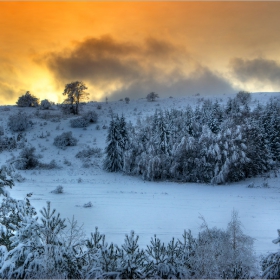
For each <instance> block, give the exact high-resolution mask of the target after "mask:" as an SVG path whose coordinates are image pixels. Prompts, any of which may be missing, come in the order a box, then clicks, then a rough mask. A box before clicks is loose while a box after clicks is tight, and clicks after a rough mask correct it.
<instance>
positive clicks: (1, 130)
mask: <svg viewBox="0 0 280 280" xmlns="http://www.w3.org/2000/svg"><path fill="white" fill-rule="evenodd" d="M3 135H4V128H3V126H0V136H3Z"/></svg>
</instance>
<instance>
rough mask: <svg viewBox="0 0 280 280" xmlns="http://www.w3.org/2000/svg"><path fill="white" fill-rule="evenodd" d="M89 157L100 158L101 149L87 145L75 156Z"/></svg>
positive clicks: (80, 157)
mask: <svg viewBox="0 0 280 280" xmlns="http://www.w3.org/2000/svg"><path fill="white" fill-rule="evenodd" d="M91 157H96V158H101V157H102V150H101V149H100V148H90V147H87V148H86V149H83V150H82V151H80V152H78V153H77V154H76V158H79V159H87V158H91Z"/></svg>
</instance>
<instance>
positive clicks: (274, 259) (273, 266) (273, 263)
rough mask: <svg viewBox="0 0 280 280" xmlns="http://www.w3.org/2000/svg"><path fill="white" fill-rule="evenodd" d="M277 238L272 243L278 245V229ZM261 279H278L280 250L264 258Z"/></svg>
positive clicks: (279, 274) (279, 277)
mask: <svg viewBox="0 0 280 280" xmlns="http://www.w3.org/2000/svg"><path fill="white" fill-rule="evenodd" d="M277 232H278V237H277V238H276V239H274V240H273V241H272V242H273V243H274V244H280V229H278V230H277ZM261 265H262V271H263V272H262V278H264V279H280V250H278V252H276V253H271V254H269V255H267V256H266V257H264V258H263V259H262V262H261Z"/></svg>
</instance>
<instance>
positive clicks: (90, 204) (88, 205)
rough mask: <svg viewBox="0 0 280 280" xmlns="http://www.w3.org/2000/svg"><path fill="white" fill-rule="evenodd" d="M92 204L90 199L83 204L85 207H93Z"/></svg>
mask: <svg viewBox="0 0 280 280" xmlns="http://www.w3.org/2000/svg"><path fill="white" fill-rule="evenodd" d="M92 206H93V205H92V203H91V202H90V201H89V202H87V203H85V204H84V205H83V207H84V208H91V207H92Z"/></svg>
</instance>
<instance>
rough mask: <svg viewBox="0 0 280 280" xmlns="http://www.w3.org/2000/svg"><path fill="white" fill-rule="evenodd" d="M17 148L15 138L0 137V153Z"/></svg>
mask: <svg viewBox="0 0 280 280" xmlns="http://www.w3.org/2000/svg"><path fill="white" fill-rule="evenodd" d="M16 147H17V142H16V139H15V137H8V136H2V137H1V136H0V151H4V150H8V151H10V150H13V149H15V148H16Z"/></svg>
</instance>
